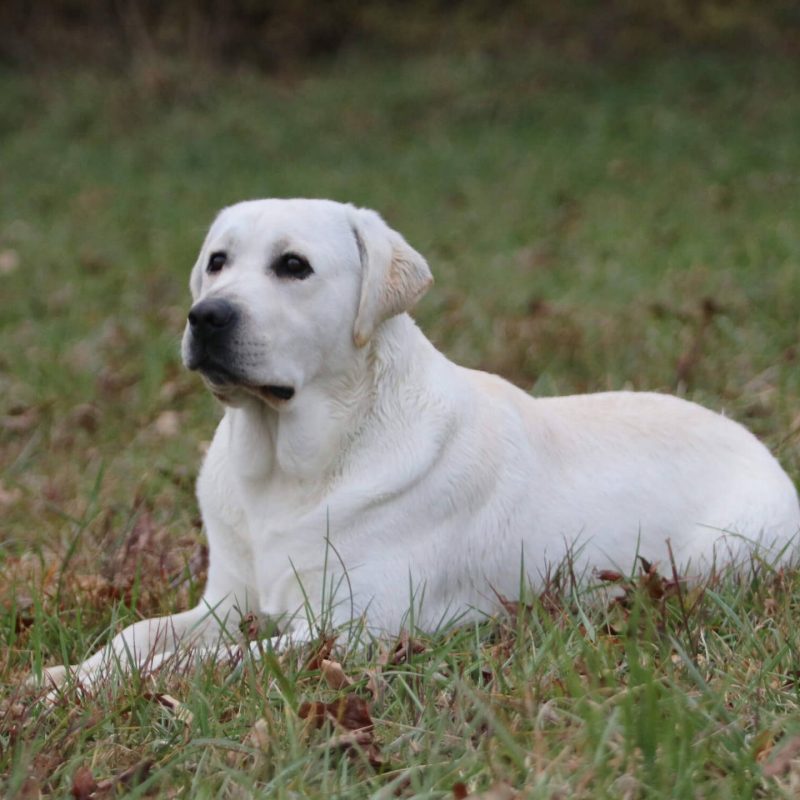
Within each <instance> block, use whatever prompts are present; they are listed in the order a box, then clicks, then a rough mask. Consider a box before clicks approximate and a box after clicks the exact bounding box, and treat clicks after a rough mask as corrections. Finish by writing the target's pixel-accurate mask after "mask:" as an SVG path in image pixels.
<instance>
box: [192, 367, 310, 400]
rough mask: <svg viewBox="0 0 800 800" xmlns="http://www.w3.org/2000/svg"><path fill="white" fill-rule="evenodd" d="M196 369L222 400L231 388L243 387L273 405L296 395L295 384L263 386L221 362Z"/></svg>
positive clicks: (269, 384)
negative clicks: (237, 373)
mask: <svg viewBox="0 0 800 800" xmlns="http://www.w3.org/2000/svg"><path fill="white" fill-rule="evenodd" d="M195 369H197V370H198V372H200V374H201V375H202V376H203V377H204V378H205V380H206V384H207V385H208V388H209V389H210V390H211V391H212V393H213V394H214V395H216V396H217V397H218V398H219V399H220V400H223V401H224V400H225V399H226V398H227V395H228V394H229V393H230V390H231V389H243V390H244V391H246V392H248V393H249V394H253V395H255V396H256V397H258V398H259V399H261V400H265V401H267V402H269V403H270V404H271V405H281V404H283V403H286V402H288V401H289V400H291V399H292V398H293V397H294V393H295V389H294V386H284V385H282V384H278V383H268V384H264V385H261V386H258V385H255V384H252V383H250V382H248V381H246V380H244V379H243V378H241V377H239V376H238V375H234V374H233V373H231V372H229V371H228V370H227V369H225V368H224V367H222V366H220V365H219V364H213V363H203V364H199V365H198V366H197V367H195Z"/></svg>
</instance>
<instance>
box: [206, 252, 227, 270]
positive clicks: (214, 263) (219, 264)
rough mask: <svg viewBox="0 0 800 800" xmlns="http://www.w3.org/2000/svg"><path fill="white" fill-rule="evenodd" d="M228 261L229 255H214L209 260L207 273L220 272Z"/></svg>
mask: <svg viewBox="0 0 800 800" xmlns="http://www.w3.org/2000/svg"><path fill="white" fill-rule="evenodd" d="M227 261H228V254H227V253H212V254H211V255H210V256H209V259H208V266H207V267H206V271H207V272H219V271H220V270H221V269H222V268H223V267H224V266H225V264H226V262H227Z"/></svg>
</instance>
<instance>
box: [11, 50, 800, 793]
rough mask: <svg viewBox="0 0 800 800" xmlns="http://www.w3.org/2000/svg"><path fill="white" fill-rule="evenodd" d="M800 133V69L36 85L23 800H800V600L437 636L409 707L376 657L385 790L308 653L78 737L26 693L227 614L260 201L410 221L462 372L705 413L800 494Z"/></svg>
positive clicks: (17, 581)
mask: <svg viewBox="0 0 800 800" xmlns="http://www.w3.org/2000/svg"><path fill="white" fill-rule="evenodd" d="M798 130H800V69H799V68H798V67H797V65H796V64H791V63H789V62H787V61H781V60H777V59H776V60H771V59H768V58H766V59H761V60H753V61H738V60H736V59H734V58H723V57H711V56H699V55H698V56H693V57H684V58H682V59H677V58H675V59H672V60H665V61H661V62H659V63H652V64H643V65H638V66H628V67H627V68H622V67H609V66H604V65H602V64H596V63H569V62H566V61H565V60H564V59H563V58H560V59H555V58H552V57H548V56H544V55H540V56H525V55H522V54H515V55H509V56H508V57H507V58H506V59H493V58H489V57H484V56H477V55H476V56H472V57H468V56H446V55H440V56H425V57H420V58H418V59H417V60H412V61H404V62H397V61H395V62H388V61H381V60H377V59H375V58H374V57H373V58H371V59H370V58H367V57H365V56H358V55H350V56H347V57H345V58H342V59H340V60H339V61H337V62H334V63H331V64H326V65H321V66H319V67H317V68H315V69H314V70H310V71H308V72H306V73H303V74H293V75H287V76H284V77H281V78H267V77H264V76H261V75H256V74H250V73H240V74H227V75H226V74H216V75H209V74H206V73H205V72H204V71H203V70H202V69H198V70H194V71H190V70H188V69H187V68H185V67H180V66H175V65H170V64H164V65H160V66H157V67H155V68H153V67H151V68H149V69H148V71H143V70H142V71H138V72H135V73H134V74H133V75H131V76H129V77H128V78H126V79H122V78H119V77H113V76H103V75H92V74H89V73H81V72H72V73H66V74H47V75H40V76H35V75H22V74H20V73H0V141H1V142H2V159H0V269H2V266H1V265H2V264H6V265H10V266H7V267H6V268H5V269H4V270H3V273H2V274H0V281H2V283H1V284H0V285H2V301H1V302H0V325H1V326H2V327H1V328H0V330H1V333H0V336H2V343H3V347H2V349H1V350H0V467H1V468H2V471H1V472H0V515H1V516H0V518H1V519H2V528H0V537H2V538H1V541H2V550H0V613H1V614H2V617H1V618H0V637H2V646H1V647H0V680H1V681H2V684H3V703H2V707H1V708H0V773H2V775H3V777H2V778H0V780H2V784H1V785H0V794H2V795H3V796H5V797H14V796H21V797H32V796H37V795H36V794H35V792H36V791H37V790H39V789H41V791H43V792H45V793H51V794H52V795H53V796H65V795H68V794H69V791H70V790H71V788H72V786H73V780H74V777H75V774H76V771H77V769H78V767H79V766H81V765H86V766H89V767H90V768H91V770H92V771H93V774H94V776H95V778H96V779H97V780H98V781H101V780H103V779H109V778H112V777H114V776H119V775H120V773H122V772H124V771H125V770H126V769H127V768H128V767H131V766H135V765H137V764H141V763H142V762H148V763H149V765H150V766H149V768H148V769H147V770H140V771H139V773H138V774H137V775H134V776H133V777H132V778H131V780H130V781H128V783H127V784H126V785H125V786H122V784H120V785H119V786H118V788H117V791H118V793H119V794H121V795H122V794H124V795H125V796H131V797H135V796H146V795H148V794H151V795H158V796H181V797H193V798H194V797H200V798H202V797H209V798H211V797H232V798H233V797H250V796H253V795H258V794H261V795H263V796H270V797H306V796H311V797H330V796H337V797H365V796H369V795H371V794H372V793H375V792H382V793H383V794H382V795H381V796H386V797H391V796H393V792H395V791H396V792H397V794H398V795H399V796H406V797H408V796H420V797H449V796H452V787H453V786H454V784H457V783H464V784H466V785H467V787H468V788H469V789H470V790H473V789H474V790H483V789H486V788H488V787H489V786H490V785H492V784H493V783H495V782H498V781H507V782H509V783H510V784H511V785H512V786H514V787H516V788H517V789H519V790H521V791H522V792H523V794H524V796H526V797H527V796H530V797H535V798H554V797H570V798H592V799H593V800H594V799H595V798H604V797H609V798H612V797H613V798H617V797H629V798H634V797H648V798H662V797H663V798H667V797H676V798H686V797H704V798H711V797H720V798H730V797H737V798H738V797H751V796H761V797H792V796H794V794H793V793H794V792H795V791H796V787H797V785H798V782H800V771H798V769H797V766H796V764H795V765H794V766H792V765H791V764H790V763H789V761H788V757H787V758H785V759H784V760H786V762H787V763H786V764H785V768H783V767H782V765H781V758H782V757H783V756H785V755H786V754H787V753H789V752H790V751H791V748H792V747H793V746H796V742H797V738H796V737H798V736H800V710H799V709H798V702H799V701H800V688H798V687H799V684H798V678H797V676H798V672H799V671H800V662H799V661H798V656H797V655H796V654H797V653H798V652H800V641H798V631H797V625H796V620H797V618H798V610H799V609H798V606H799V605H800V575H798V573H797V572H795V571H791V572H788V573H786V574H778V575H774V574H771V571H770V570H769V569H766V568H763V567H762V568H761V569H760V570H758V571H757V573H756V574H755V575H753V574H750V573H748V574H747V575H746V576H744V577H742V578H739V579H734V578H732V577H728V578H724V579H722V580H720V581H719V582H718V583H716V584H715V585H714V586H713V587H712V588H711V589H710V590H709V591H707V592H706V593H705V594H704V595H703V596H702V597H695V596H693V597H692V598H686V600H687V602H689V601H691V604H692V606H693V607H692V608H691V610H687V607H686V606H685V605H684V606H682V605H681V603H680V602H679V600H680V598H674V597H673V598H670V599H669V600H668V601H665V602H662V601H660V600H658V601H654V600H652V599H651V598H649V596H648V595H647V593H646V592H640V593H639V594H638V595H637V598H636V599H634V600H633V601H632V604H631V608H630V609H627V610H625V613H623V610H622V609H619V608H617V607H612V608H611V609H608V610H603V609H600V608H597V607H596V606H595V605H593V604H588V605H582V604H580V603H577V602H576V601H575V600H574V599H573V598H571V597H570V596H569V594H568V593H567V595H566V596H562V597H561V600H560V603H559V604H558V608H557V609H555V610H554V609H553V608H551V607H550V606H548V608H549V610H545V609H543V608H542V607H538V606H537V607H536V608H535V609H534V611H533V612H532V613H523V614H521V615H520V616H519V618H518V619H517V620H516V621H514V620H513V619H512V620H508V619H507V620H501V621H498V622H496V623H487V624H486V625H483V626H480V627H478V628H468V629H463V630H458V631H455V632H452V633H450V634H447V635H442V636H439V637H434V638H432V639H423V640H422V646H423V648H424V649H423V650H422V652H419V653H416V654H414V655H413V656H412V657H411V658H410V659H409V660H408V661H407V662H406V661H402V660H401V663H399V664H389V665H388V666H385V667H384V668H382V670H381V675H380V676H379V678H377V679H376V680H377V683H378V686H379V689H380V691H379V692H378V693H377V696H375V697H373V694H372V693H371V692H370V691H368V688H367V682H368V671H369V670H374V669H375V668H376V664H377V661H378V659H379V656H378V655H374V656H370V657H367V655H365V654H361V655H358V654H355V655H350V656H348V657H347V658H346V659H345V661H344V669H345V672H346V673H347V674H348V675H350V676H351V677H352V678H353V679H354V680H355V681H356V684H355V691H357V692H358V693H359V696H364V697H367V698H368V699H369V700H370V709H371V714H372V717H373V719H374V721H375V726H376V727H375V738H376V741H377V742H378V744H379V746H380V750H381V753H382V756H383V760H384V763H383V766H381V767H379V768H375V767H374V766H370V764H369V763H367V762H368V759H367V758H366V757H365V756H363V754H362V756H358V755H355V756H348V755H345V754H342V753H340V752H336V751H334V750H332V749H331V748H329V747H326V746H325V743H326V742H327V741H328V740H329V738H330V736H331V735H333V732H332V731H330V730H326V729H323V730H319V731H310V730H309V725H308V723H307V722H304V721H303V720H301V719H300V717H299V716H298V710H299V706H300V703H301V702H302V701H304V700H310V701H313V700H331V699H332V698H333V697H335V696H337V692H335V691H334V690H332V689H330V688H329V687H328V686H327V685H326V683H325V680H324V678H323V676H322V675H321V673H320V670H319V669H305V668H304V665H305V664H306V663H307V662H308V659H309V657H310V653H309V652H302V653H293V654H288V655H286V656H281V657H280V658H278V659H277V660H271V661H268V662H262V663H259V664H255V665H251V664H245V665H244V666H241V667H239V668H236V669H230V668H226V667H214V666H211V665H203V666H200V668H199V669H198V670H196V671H194V672H191V673H189V674H187V675H180V674H171V673H169V672H162V673H161V674H160V675H158V676H157V677H156V678H155V679H154V680H155V688H154V685H153V684H152V683H151V679H142V680H141V681H140V680H139V679H138V678H134V679H133V680H131V681H129V682H126V683H125V684H124V685H123V686H121V687H118V688H113V687H108V688H105V689H102V690H101V691H100V692H99V694H98V695H97V697H96V698H95V699H94V700H91V701H88V700H86V701H83V702H80V701H79V700H78V699H76V698H74V697H73V698H71V699H68V700H65V701H64V702H63V703H61V704H59V705H57V706H56V707H55V708H53V709H46V708H44V707H42V706H41V705H40V704H37V703H35V702H33V700H32V698H31V696H30V694H29V693H26V692H24V691H23V690H22V689H21V688H20V683H21V680H22V679H23V678H24V676H25V675H26V674H27V673H28V672H29V670H30V669H31V668H32V666H33V665H35V664H40V663H47V664H49V663H60V662H62V661H64V660H65V659H69V660H76V659H78V658H80V657H81V656H83V655H85V654H86V652H87V651H88V650H89V649H91V648H92V647H93V646H94V645H96V643H97V642H98V640H99V641H102V640H103V637H104V636H106V635H107V634H108V632H109V630H110V629H114V630H116V629H118V628H119V627H120V626H121V625H123V624H126V623H129V622H130V621H132V620H134V619H136V618H139V617H141V616H149V615H152V614H154V613H164V612H170V611H172V610H177V609H179V608H184V607H186V606H187V605H189V604H191V603H192V602H194V601H195V600H196V598H197V597H198V596H199V594H200V592H201V591H202V582H203V567H202V550H201V542H202V533H201V531H200V527H199V520H198V518H197V510H196V506H195V502H194V496H193V478H194V476H195V475H196V472H197V468H198V466H199V463H200V459H201V456H202V442H204V441H207V440H208V439H209V438H210V436H211V434H212V431H213V427H214V424H215V420H216V419H217V417H218V415H219V411H218V409H217V408H216V406H215V404H214V402H213V401H212V399H211V398H210V397H209V396H208V395H207V394H206V393H205V392H204V391H203V390H202V388H201V386H200V384H199V381H198V380H197V378H196V376H193V375H189V374H186V373H185V371H184V370H183V369H182V368H181V366H180V362H179V356H178V342H179V337H180V332H181V329H182V325H183V320H184V319H185V313H186V311H187V309H188V290H187V281H188V272H189V268H190V266H191V264H192V262H193V259H194V255H195V252H196V250H197V248H198V247H199V243H200V241H201V238H202V236H203V233H204V230H205V227H206V226H207V224H208V223H209V221H210V220H211V218H212V217H213V214H214V213H215V211H216V210H217V209H218V208H219V207H221V206H222V205H225V204H227V203H231V202H233V201H235V200H238V199H241V198H245V197H256V196H269V195H278V196H286V195H290V196H297V195H305V196H327V197H332V198H335V199H341V200H350V201H353V202H356V203H358V204H361V205H366V206H371V207H374V208H377V209H378V210H380V211H381V212H382V213H383V214H384V216H385V217H386V218H387V219H388V220H389V221H390V223H392V224H393V225H394V226H395V227H397V228H398V229H399V230H400V231H402V232H403V233H404V234H405V235H406V236H407V238H408V239H409V241H410V242H411V243H412V244H413V245H414V246H415V247H417V248H418V249H419V250H421V251H422V252H423V253H425V254H426V255H427V256H428V258H429V260H430V263H431V265H432V268H433V270H434V273H435V275H436V277H437V284H436V286H435V287H434V289H433V290H432V292H431V293H430V294H429V295H428V297H427V298H426V299H425V300H424V301H423V302H422V303H421V305H420V307H419V309H418V311H417V314H416V316H417V318H418V319H419V321H420V323H421V325H422V327H423V328H424V330H426V332H427V333H428V334H429V335H430V337H431V338H432V339H433V340H434V341H435V342H436V343H437V344H438V346H439V347H440V348H442V349H443V350H444V351H445V352H447V353H448V354H449V355H450V356H451V357H452V358H454V359H455V360H457V361H459V362H461V363H465V364H468V365H471V366H480V367H483V368H487V369H490V370H493V371H497V372H500V373H502V374H504V375H506V376H507V377H509V378H510V379H512V380H514V381H515V382H516V383H518V384H519V385H521V386H523V387H524V388H526V389H530V390H532V391H534V392H535V393H539V394H554V393H568V392H576V391H580V392H583V391H592V390H599V389H607V388H623V387H634V388H638V389H657V390H664V391H676V392H679V393H682V394H684V395H686V396H688V397H690V398H693V399H696V400H698V401H700V402H702V403H704V404H706V405H709V406H710V407H712V408H715V409H720V410H725V412H726V413H728V414H730V415H731V416H734V417H735V418H738V419H740V420H742V421H743V422H745V423H746V424H747V425H748V426H749V427H751V428H752V429H753V430H755V431H756V432H757V433H758V434H759V435H760V436H761V437H762V438H763V439H764V440H765V441H766V442H767V443H768V444H769V445H770V446H771V447H773V449H774V450H775V451H776V452H777V454H778V455H779V457H780V459H781V461H782V463H783V464H784V465H785V466H786V467H787V469H788V470H789V471H790V473H791V474H792V476H793V477H794V478H795V479H796V478H797V477H798V474H800V445H799V442H798V431H800V412H798V409H800V369H798V359H799V358H800V350H798V339H799V338H800V337H799V336H798V334H800V321H799V319H800V317H799V316H798V311H797V298H798V297H799V296H800V224H798V212H800V137H799V136H798V135H797V132H798ZM4 259H5V260H4ZM15 259H16V260H17V261H18V264H17V265H16V267H14V261H15ZM175 415H177V417H176V416H175ZM176 421H177V423H178V424H177V425H176V424H175V423H176ZM126 547H127V548H128V551H127V552H129V553H133V554H134V555H138V562H136V563H137V564H138V566H131V564H132V563H133V561H135V559H130V558H129V559H127V560H126V559H125V557H124V554H125V552H126V550H125V548H126ZM631 555H632V557H633V553H632V554H631ZM126 565H127V566H126ZM661 567H662V570H665V565H661ZM665 572H666V574H669V570H668V569H666V570H665ZM546 599H547V598H545V600H546ZM695 601H697V602H696V604H695ZM312 649H313V648H312ZM384 660H385V659H384ZM157 691H165V692H167V693H168V694H169V695H171V696H173V697H175V698H177V699H179V700H180V701H181V702H182V703H184V704H185V706H186V707H188V709H189V710H190V711H191V713H192V719H191V722H189V723H188V724H187V723H186V722H184V721H182V720H181V719H180V715H176V714H175V713H174V711H171V710H170V709H168V708H165V707H164V706H163V705H161V704H160V703H158V702H156V701H155V700H154V699H153V698H154V692H157ZM260 719H264V720H265V721H266V722H265V723H264V724H265V725H266V730H267V732H268V733H267V735H266V737H264V738H263V742H264V743H265V747H264V748H261V747H260V746H256V744H257V743H258V741H259V739H258V737H254V735H253V734H250V732H251V730H252V728H253V725H254V724H255V723H256V721H257V720H260ZM262 749H264V750H265V751H264V752H262ZM776 756H777V761H776V760H775V759H776ZM137 787H138V788H137ZM109 791H110V790H109ZM107 794H108V792H107Z"/></svg>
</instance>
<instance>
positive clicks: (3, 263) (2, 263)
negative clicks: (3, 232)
mask: <svg viewBox="0 0 800 800" xmlns="http://www.w3.org/2000/svg"><path fill="white" fill-rule="evenodd" d="M18 267H19V253H18V252H17V251H16V250H0V275H10V274H11V273H12V272H14V271H15V270H16V269H17V268H18Z"/></svg>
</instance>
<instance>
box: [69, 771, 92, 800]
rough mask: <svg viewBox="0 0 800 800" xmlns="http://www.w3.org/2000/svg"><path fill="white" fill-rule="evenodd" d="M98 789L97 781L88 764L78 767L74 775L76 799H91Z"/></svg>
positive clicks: (73, 789)
mask: <svg viewBox="0 0 800 800" xmlns="http://www.w3.org/2000/svg"><path fill="white" fill-rule="evenodd" d="M96 791H97V781H96V780H95V779H94V775H92V771H91V770H90V769H89V767H87V766H86V765H83V766H81V767H78V769H77V770H75V774H74V775H73V776H72V796H73V797H74V798H75V800H90V798H91V797H92V795H93V794H94V793H95V792H96Z"/></svg>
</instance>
